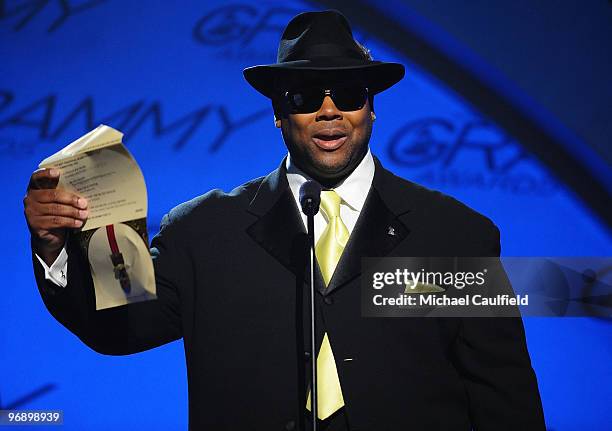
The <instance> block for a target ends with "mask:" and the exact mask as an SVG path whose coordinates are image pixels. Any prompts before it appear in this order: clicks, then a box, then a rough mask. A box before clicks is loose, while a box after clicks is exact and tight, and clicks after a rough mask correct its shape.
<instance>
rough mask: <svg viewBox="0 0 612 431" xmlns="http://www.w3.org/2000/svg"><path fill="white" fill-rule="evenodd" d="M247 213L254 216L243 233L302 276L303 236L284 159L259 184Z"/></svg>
mask: <svg viewBox="0 0 612 431" xmlns="http://www.w3.org/2000/svg"><path fill="white" fill-rule="evenodd" d="M247 211H248V212H250V213H251V214H253V215H255V216H257V217H258V219H257V221H255V223H253V224H252V225H251V226H249V228H248V229H247V233H248V234H249V235H250V236H251V238H253V240H255V241H256V242H257V243H258V244H259V245H260V246H261V247H263V248H264V249H265V250H266V251H267V252H268V253H270V254H271V255H272V256H274V258H276V259H277V260H278V261H279V262H280V263H282V264H283V265H284V266H285V267H287V268H288V269H289V270H291V271H292V272H294V273H295V274H296V275H298V276H300V277H303V274H304V273H305V265H306V262H307V261H306V259H305V256H306V251H305V250H306V246H307V237H306V231H305V229H304V224H303V222H302V219H301V218H300V214H299V210H298V208H297V205H296V203H295V199H294V198H293V195H292V194H291V190H290V189H289V184H288V182H287V175H286V170H285V160H284V159H283V161H282V163H281V166H280V167H279V168H278V169H276V170H275V171H273V172H272V173H270V174H269V175H268V176H267V177H265V178H264V180H263V181H262V182H261V184H260V186H259V188H258V190H257V193H256V194H255V197H254V198H253V199H252V200H251V202H250V204H249V207H248V210H247Z"/></svg>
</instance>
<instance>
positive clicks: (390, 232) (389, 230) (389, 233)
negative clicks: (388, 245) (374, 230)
mask: <svg viewBox="0 0 612 431" xmlns="http://www.w3.org/2000/svg"><path fill="white" fill-rule="evenodd" d="M387 235H390V236H395V229H394V228H393V226H389V227H388V228H387Z"/></svg>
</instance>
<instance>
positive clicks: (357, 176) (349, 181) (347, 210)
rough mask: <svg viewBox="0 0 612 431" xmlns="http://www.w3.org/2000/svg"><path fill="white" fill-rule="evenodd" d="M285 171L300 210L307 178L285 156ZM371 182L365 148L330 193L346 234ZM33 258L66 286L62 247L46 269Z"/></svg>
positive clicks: (319, 224)
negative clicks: (337, 199) (337, 204)
mask: <svg viewBox="0 0 612 431" xmlns="http://www.w3.org/2000/svg"><path fill="white" fill-rule="evenodd" d="M285 166H286V168H287V181H288V182H289V188H290V189H291V193H292V194H293V198H294V199H295V202H296V204H297V207H298V208H300V187H301V186H302V184H304V183H305V182H306V181H308V180H310V179H311V178H310V177H309V176H308V175H306V174H305V173H304V172H302V171H301V170H300V169H298V167H297V166H295V164H293V163H291V156H290V155H289V156H287V160H286V165H285ZM373 179H374V158H373V157H372V153H371V152H370V149H369V148H368V152H367V154H366V155H365V157H364V158H363V160H361V162H360V163H359V165H357V167H356V168H355V170H354V171H353V172H351V174H350V175H349V176H348V177H347V178H345V179H344V181H342V182H341V183H340V184H338V185H337V186H336V187H334V190H335V191H336V193H338V195H340V197H341V198H342V201H341V203H340V218H341V219H342V221H343V222H344V224H345V225H346V228H347V229H348V231H349V234H350V233H352V232H353V228H354V227H355V224H356V223H357V218H358V217H359V214H360V213H361V210H362V209H363V204H364V203H365V199H366V196H367V194H368V192H369V190H370V187H371V186H372V180H373ZM300 214H301V215H302V222H303V223H304V227H305V226H306V215H305V214H304V213H303V212H302V211H300ZM314 222H315V243H316V241H318V240H319V237H320V236H321V234H322V233H323V230H325V227H326V226H327V220H325V217H324V216H323V213H322V211H319V212H318V213H317V214H316V215H315V220H314ZM36 257H37V258H38V261H39V262H40V264H41V265H42V267H43V268H44V270H45V279H47V280H50V281H51V282H53V283H55V284H56V285H58V286H61V287H66V284H67V283H68V253H67V252H66V246H64V247H63V248H62V251H61V252H60V254H59V256H58V257H57V259H55V262H53V263H52V264H51V266H47V264H46V263H45V261H44V260H42V259H41V257H40V256H39V255H38V254H37V255H36Z"/></svg>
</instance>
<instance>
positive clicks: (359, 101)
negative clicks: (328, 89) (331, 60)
mask: <svg viewBox="0 0 612 431" xmlns="http://www.w3.org/2000/svg"><path fill="white" fill-rule="evenodd" d="M367 95H368V93H367V90H366V89H365V88H364V87H360V86H350V87H338V88H334V90H333V91H332V99H333V100H334V103H335V104H336V107H337V108H338V109H339V110H341V111H358V110H359V109H361V108H363V105H364V104H365V101H366V98H367Z"/></svg>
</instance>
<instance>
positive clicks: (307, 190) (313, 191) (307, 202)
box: [300, 181, 321, 431]
mask: <svg viewBox="0 0 612 431" xmlns="http://www.w3.org/2000/svg"><path fill="white" fill-rule="evenodd" d="M320 204H321V184H319V183H317V182H316V181H306V182H305V183H304V184H302V187H300V206H301V207H302V212H303V213H304V214H306V220H307V222H306V227H307V231H306V232H307V235H308V252H309V255H310V256H309V266H310V271H309V272H310V274H309V275H310V283H309V284H310V286H309V287H310V289H309V290H310V401H311V403H310V414H311V418H312V427H311V430H312V431H318V428H319V427H318V426H317V416H318V414H317V410H318V406H319V397H318V393H319V392H318V387H317V354H316V352H317V340H316V338H317V326H316V325H317V323H316V322H317V319H316V317H315V316H316V315H317V311H316V307H317V302H316V300H315V279H314V268H315V265H316V263H315V243H314V216H315V214H316V213H318V212H319V205H320Z"/></svg>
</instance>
